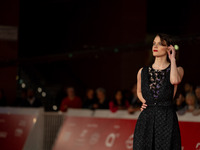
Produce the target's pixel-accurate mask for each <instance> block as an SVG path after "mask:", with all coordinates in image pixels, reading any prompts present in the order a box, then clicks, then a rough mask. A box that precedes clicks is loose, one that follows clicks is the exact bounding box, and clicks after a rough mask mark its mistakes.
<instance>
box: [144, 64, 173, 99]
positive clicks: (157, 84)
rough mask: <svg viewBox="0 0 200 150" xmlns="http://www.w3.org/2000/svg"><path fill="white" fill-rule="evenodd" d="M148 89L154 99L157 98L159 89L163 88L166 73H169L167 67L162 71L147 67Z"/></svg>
mask: <svg viewBox="0 0 200 150" xmlns="http://www.w3.org/2000/svg"><path fill="white" fill-rule="evenodd" d="M148 71H149V81H150V84H149V88H150V90H151V92H152V93H153V97H154V99H157V98H158V95H159V92H160V88H161V87H162V86H163V83H164V79H165V77H166V73H167V72H168V71H169V66H168V67H167V68H165V69H163V70H157V69H154V68H153V67H152V66H149V69H148Z"/></svg>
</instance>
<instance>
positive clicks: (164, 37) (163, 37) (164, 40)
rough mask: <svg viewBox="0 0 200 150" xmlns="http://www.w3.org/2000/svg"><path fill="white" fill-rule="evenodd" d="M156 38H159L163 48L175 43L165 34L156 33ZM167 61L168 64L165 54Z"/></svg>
mask: <svg viewBox="0 0 200 150" xmlns="http://www.w3.org/2000/svg"><path fill="white" fill-rule="evenodd" d="M156 36H159V37H160V40H161V44H162V45H163V46H170V45H173V46H174V45H175V41H174V39H173V37H172V36H171V35H169V34H165V33H157V34H156ZM156 36H155V37H156ZM167 61H168V62H170V59H169V57H168V54H167Z"/></svg>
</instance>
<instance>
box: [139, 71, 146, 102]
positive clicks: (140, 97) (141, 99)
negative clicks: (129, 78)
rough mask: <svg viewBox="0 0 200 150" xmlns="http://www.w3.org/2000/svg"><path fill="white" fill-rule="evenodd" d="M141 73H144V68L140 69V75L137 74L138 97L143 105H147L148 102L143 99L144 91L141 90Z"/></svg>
mask: <svg viewBox="0 0 200 150" xmlns="http://www.w3.org/2000/svg"><path fill="white" fill-rule="evenodd" d="M141 71H142V68H140V69H139V71H138V73H137V97H138V98H139V100H140V101H141V102H142V103H145V102H146V100H145V99H144V98H143V96H142V90H141Z"/></svg>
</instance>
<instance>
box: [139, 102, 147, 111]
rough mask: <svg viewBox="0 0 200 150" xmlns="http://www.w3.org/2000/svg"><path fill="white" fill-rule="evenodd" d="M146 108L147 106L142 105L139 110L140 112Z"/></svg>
mask: <svg viewBox="0 0 200 150" xmlns="http://www.w3.org/2000/svg"><path fill="white" fill-rule="evenodd" d="M146 107H147V104H144V103H143V104H142V106H141V108H140V110H141V111H143V110H144V109H145V108H146Z"/></svg>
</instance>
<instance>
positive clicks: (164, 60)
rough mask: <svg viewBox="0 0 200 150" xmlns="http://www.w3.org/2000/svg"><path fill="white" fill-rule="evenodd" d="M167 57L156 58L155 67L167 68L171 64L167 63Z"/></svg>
mask: <svg viewBox="0 0 200 150" xmlns="http://www.w3.org/2000/svg"><path fill="white" fill-rule="evenodd" d="M166 57H167V55H164V56H159V57H155V61H154V63H153V64H155V67H156V68H158V66H159V67H160V68H165V67H166V66H168V65H169V62H168V61H167V58H166Z"/></svg>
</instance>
